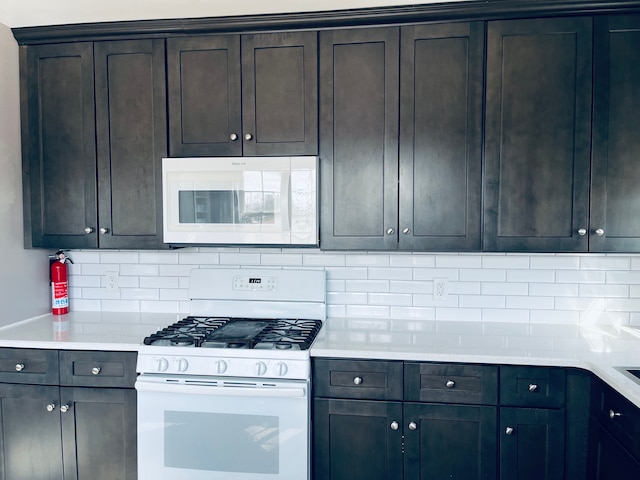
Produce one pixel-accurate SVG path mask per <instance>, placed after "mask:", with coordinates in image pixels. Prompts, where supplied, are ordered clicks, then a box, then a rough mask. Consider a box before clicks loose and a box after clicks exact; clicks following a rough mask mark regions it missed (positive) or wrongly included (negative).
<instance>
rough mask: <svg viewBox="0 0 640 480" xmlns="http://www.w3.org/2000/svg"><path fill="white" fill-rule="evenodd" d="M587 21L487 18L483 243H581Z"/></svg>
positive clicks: (566, 246) (547, 247)
mask: <svg viewBox="0 0 640 480" xmlns="http://www.w3.org/2000/svg"><path fill="white" fill-rule="evenodd" d="M591 23H592V21H591V18H556V19H535V20H515V21H498V22H489V27H488V38H487V87H486V95H487V97H486V138H485V184H484V189H485V190H484V194H485V195H484V197H485V200H484V202H485V203H484V222H485V223H484V245H483V248H484V249H485V250H507V251H519V250H524V251H558V252H564V251H586V250H587V246H588V245H587V243H588V236H587V235H586V231H587V229H588V228H589V227H588V224H587V220H588V211H589V167H590V153H591V152H590V135H591V85H592V81H591V75H592V68H591V67H592V61H591V53H592V48H591V37H592V31H591V30H592V29H591ZM581 233H582V235H581Z"/></svg>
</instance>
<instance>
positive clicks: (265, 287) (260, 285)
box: [233, 275, 278, 292]
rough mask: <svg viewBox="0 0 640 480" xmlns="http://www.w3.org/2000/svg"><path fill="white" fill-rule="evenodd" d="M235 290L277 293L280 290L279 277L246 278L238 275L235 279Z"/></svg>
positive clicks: (253, 276)
mask: <svg viewBox="0 0 640 480" xmlns="http://www.w3.org/2000/svg"><path fill="white" fill-rule="evenodd" d="M233 289H234V290H237V291H250V292H255V291H263V292H264V291H267V292H275V291H276V290H277V289H278V279H277V277H267V276H265V277H261V276H256V275H252V276H245V275H236V276H234V277H233Z"/></svg>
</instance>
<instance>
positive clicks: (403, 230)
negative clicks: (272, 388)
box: [402, 227, 411, 235]
mask: <svg viewBox="0 0 640 480" xmlns="http://www.w3.org/2000/svg"><path fill="white" fill-rule="evenodd" d="M402 233H404V234H405V235H409V234H410V233H411V229H410V228H409V227H404V228H403V229H402Z"/></svg>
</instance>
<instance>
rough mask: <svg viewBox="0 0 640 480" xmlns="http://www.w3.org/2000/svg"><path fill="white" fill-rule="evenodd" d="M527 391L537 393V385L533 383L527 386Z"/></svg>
mask: <svg viewBox="0 0 640 480" xmlns="http://www.w3.org/2000/svg"><path fill="white" fill-rule="evenodd" d="M529 391H530V392H537V391H538V385H536V384H535V383H530V384H529Z"/></svg>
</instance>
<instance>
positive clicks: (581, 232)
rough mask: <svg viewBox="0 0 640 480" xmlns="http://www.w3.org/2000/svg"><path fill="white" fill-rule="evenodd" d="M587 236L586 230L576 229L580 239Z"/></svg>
mask: <svg viewBox="0 0 640 480" xmlns="http://www.w3.org/2000/svg"><path fill="white" fill-rule="evenodd" d="M586 234H587V229H586V228H579V229H578V235H580V236H581V237H584V236H585V235H586Z"/></svg>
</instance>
